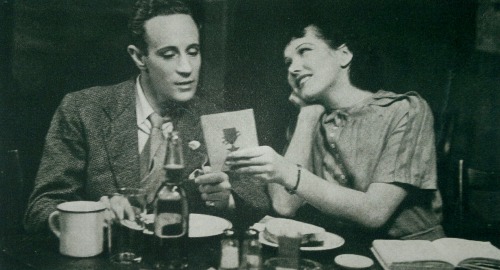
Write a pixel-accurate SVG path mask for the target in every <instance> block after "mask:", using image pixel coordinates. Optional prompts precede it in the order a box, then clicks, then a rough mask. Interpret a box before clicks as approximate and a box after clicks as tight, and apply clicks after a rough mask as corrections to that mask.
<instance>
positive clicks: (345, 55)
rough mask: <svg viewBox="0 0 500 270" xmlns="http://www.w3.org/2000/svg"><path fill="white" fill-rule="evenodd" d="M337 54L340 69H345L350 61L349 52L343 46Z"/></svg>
mask: <svg viewBox="0 0 500 270" xmlns="http://www.w3.org/2000/svg"><path fill="white" fill-rule="evenodd" d="M337 52H339V54H340V65H341V66H342V68H346V67H348V66H349V65H350V64H351V61H352V56H353V55H352V52H351V50H349V47H347V45H345V44H343V45H341V46H340V47H339V48H338V49H337Z"/></svg>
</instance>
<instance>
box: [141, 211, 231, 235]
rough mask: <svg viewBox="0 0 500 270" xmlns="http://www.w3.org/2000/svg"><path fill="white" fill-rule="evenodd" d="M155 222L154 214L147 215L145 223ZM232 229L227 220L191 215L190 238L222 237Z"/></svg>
mask: <svg viewBox="0 0 500 270" xmlns="http://www.w3.org/2000/svg"><path fill="white" fill-rule="evenodd" d="M153 222H154V214H148V215H146V218H145V223H146V224H152V223H153ZM232 227H233V224H232V223H231V222H230V221H229V220H227V219H223V218H220V217H216V216H210V215H203V214H189V237H190V238H201V237H210V236H216V235H220V234H222V233H223V232H224V230H225V229H230V228H232ZM146 228H148V225H146ZM151 233H152V232H151Z"/></svg>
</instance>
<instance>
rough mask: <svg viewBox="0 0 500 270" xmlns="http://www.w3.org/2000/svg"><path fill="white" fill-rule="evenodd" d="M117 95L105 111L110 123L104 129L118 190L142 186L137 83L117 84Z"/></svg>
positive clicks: (131, 81) (132, 81) (115, 92)
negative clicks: (136, 94) (136, 103)
mask: <svg viewBox="0 0 500 270" xmlns="http://www.w3.org/2000/svg"><path fill="white" fill-rule="evenodd" d="M113 93H114V94H115V97H113V98H112V99H111V100H112V101H111V102H109V103H108V106H107V107H105V108H104V110H105V111H106V114H107V115H108V117H109V123H108V125H105V126H103V129H104V134H105V135H104V136H105V142H106V149H107V152H108V157H109V160H110V166H111V168H112V171H113V175H114V177H115V182H116V183H117V186H118V188H120V187H139V181H140V179H139V178H140V172H139V166H140V165H139V150H138V137H137V120H136V117H137V116H136V107H135V106H136V105H135V84H134V80H130V81H127V82H124V83H122V84H119V85H117V86H116V89H115V91H114V92H113Z"/></svg>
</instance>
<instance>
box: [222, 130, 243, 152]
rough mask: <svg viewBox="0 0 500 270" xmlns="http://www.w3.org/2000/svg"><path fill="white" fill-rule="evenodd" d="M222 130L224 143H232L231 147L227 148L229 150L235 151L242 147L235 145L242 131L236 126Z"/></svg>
mask: <svg viewBox="0 0 500 270" xmlns="http://www.w3.org/2000/svg"><path fill="white" fill-rule="evenodd" d="M222 132H223V133H224V137H223V141H222V143H224V144H225V145H228V144H230V145H231V147H230V148H227V150H229V152H234V151H236V150H238V149H240V148H239V147H236V146H234V144H235V143H236V140H237V139H238V137H239V136H240V132H239V131H238V130H236V128H234V127H233V128H225V129H223V130H222Z"/></svg>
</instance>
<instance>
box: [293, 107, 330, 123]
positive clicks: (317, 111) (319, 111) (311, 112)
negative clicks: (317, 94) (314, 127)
mask: <svg viewBox="0 0 500 270" xmlns="http://www.w3.org/2000/svg"><path fill="white" fill-rule="evenodd" d="M324 112H325V107H323V105H319V104H312V105H307V106H304V107H301V108H300V113H299V116H298V122H300V121H301V120H302V121H307V122H310V123H311V124H316V123H318V121H319V120H320V118H321V116H322V115H323V113H324Z"/></svg>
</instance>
